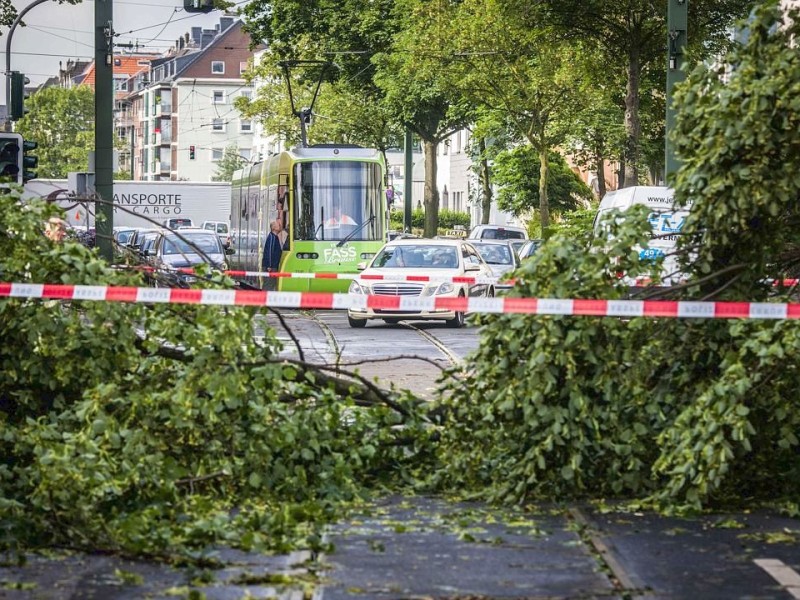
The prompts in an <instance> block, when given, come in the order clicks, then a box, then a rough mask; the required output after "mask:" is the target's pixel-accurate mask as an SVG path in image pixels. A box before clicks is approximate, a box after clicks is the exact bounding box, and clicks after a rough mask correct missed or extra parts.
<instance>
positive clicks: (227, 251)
mask: <svg viewBox="0 0 800 600" xmlns="http://www.w3.org/2000/svg"><path fill="white" fill-rule="evenodd" d="M225 254H227V255H229V256H230V255H231V254H236V248H231V247H230V246H226V247H225Z"/></svg>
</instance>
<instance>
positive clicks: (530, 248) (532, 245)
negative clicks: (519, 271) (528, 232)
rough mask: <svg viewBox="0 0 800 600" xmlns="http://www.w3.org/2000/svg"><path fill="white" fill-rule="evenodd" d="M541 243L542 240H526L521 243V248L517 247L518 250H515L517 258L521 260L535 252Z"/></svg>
mask: <svg viewBox="0 0 800 600" xmlns="http://www.w3.org/2000/svg"><path fill="white" fill-rule="evenodd" d="M541 245H542V240H528V241H527V242H525V243H524V244H523V246H522V248H520V249H519V252H517V254H518V255H519V259H520V260H523V259H525V258H530V257H531V256H533V255H534V254H535V253H536V251H537V250H538V249H539V246H541Z"/></svg>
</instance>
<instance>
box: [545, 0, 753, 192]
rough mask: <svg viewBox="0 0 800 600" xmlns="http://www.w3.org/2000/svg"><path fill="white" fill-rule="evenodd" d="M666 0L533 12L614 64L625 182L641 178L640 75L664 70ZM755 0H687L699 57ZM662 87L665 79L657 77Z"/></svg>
mask: <svg viewBox="0 0 800 600" xmlns="http://www.w3.org/2000/svg"><path fill="white" fill-rule="evenodd" d="M667 1H668V0H626V1H625V2H605V1H603V0H542V2H541V4H540V6H541V7H542V8H544V9H545V10H543V11H541V12H539V13H537V14H538V15H539V16H540V18H541V17H545V18H547V19H548V21H549V22H551V23H552V24H554V25H555V26H556V27H558V28H559V30H560V35H564V36H568V37H572V38H575V39H580V40H583V41H584V42H586V41H590V42H592V43H593V44H594V46H595V50H594V51H595V52H600V53H602V56H604V58H605V59H606V68H608V69H617V70H618V71H619V72H621V73H622V74H623V75H624V80H625V82H626V84H625V99H624V107H625V117H624V118H625V133H626V141H625V151H624V156H623V159H624V160H623V169H624V176H623V180H624V181H623V185H624V186H625V187H628V186H632V185H636V184H637V183H638V182H639V159H640V149H641V134H642V123H641V117H640V103H641V84H642V78H643V77H647V76H648V75H649V73H650V72H652V71H653V70H663V69H664V63H665V61H666V51H665V47H666V43H667V42H666V40H667V23H666V21H667ZM754 4H755V2H754V1H753V0H689V25H688V27H689V31H688V41H689V45H690V47H691V48H692V49H693V51H694V52H695V55H696V56H698V57H702V56H712V55H714V54H715V53H717V52H719V51H720V49H721V48H723V47H724V46H726V45H727V41H728V30H729V28H730V26H731V25H732V23H733V22H734V20H735V19H737V18H739V17H742V16H744V15H746V14H747V11H748V10H749V9H750V8H751V7H752V6H753V5H754ZM660 81H661V82H662V86H661V89H664V87H666V81H665V79H663V78H660Z"/></svg>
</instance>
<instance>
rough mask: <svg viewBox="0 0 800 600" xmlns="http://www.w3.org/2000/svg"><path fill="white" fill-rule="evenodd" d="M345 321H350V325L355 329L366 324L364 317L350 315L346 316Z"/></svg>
mask: <svg viewBox="0 0 800 600" xmlns="http://www.w3.org/2000/svg"><path fill="white" fill-rule="evenodd" d="M347 322H348V323H350V327H354V328H356V329H360V328H361V327H366V326H367V320H366V319H353V318H351V317H349V316H348V317H347Z"/></svg>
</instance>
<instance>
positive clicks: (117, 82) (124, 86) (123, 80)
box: [114, 75, 128, 92]
mask: <svg viewBox="0 0 800 600" xmlns="http://www.w3.org/2000/svg"><path fill="white" fill-rule="evenodd" d="M114 91H115V92H127V91H128V76H127V75H115V76H114Z"/></svg>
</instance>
